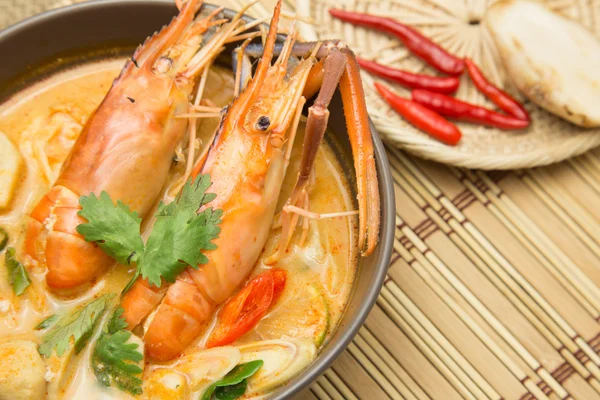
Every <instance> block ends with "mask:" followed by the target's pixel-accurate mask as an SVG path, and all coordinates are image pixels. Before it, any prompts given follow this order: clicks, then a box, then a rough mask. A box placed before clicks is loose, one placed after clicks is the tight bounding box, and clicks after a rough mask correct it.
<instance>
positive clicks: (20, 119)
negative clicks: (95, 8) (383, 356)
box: [0, 0, 379, 400]
mask: <svg viewBox="0 0 600 400" xmlns="http://www.w3.org/2000/svg"><path fill="white" fill-rule="evenodd" d="M279 7H280V5H278V7H277V8H276V10H275V13H274V16H273V19H272V22H271V27H270V30H269V33H268V36H267V39H266V42H265V45H264V47H263V46H262V45H261V44H260V41H259V42H257V43H259V44H254V43H253V44H251V45H248V43H247V42H246V44H242V43H244V40H245V39H246V38H247V37H248V35H247V34H246V33H247V32H246V30H247V29H249V27H247V26H246V25H245V23H244V22H243V20H241V19H239V16H238V17H236V18H233V19H224V18H222V16H220V15H219V13H218V10H217V11H216V12H214V13H212V14H207V13H201V12H198V11H199V8H200V4H199V2H198V1H196V0H189V1H187V2H184V3H183V4H182V5H181V9H180V13H179V15H178V17H177V18H175V19H174V20H173V21H172V22H171V24H170V25H169V26H168V27H166V28H165V29H163V30H162V31H161V32H160V33H159V34H155V35H154V36H153V37H152V38H151V39H149V40H147V41H146V42H145V44H144V45H143V46H142V47H140V48H139V49H138V50H137V51H136V52H135V54H133V56H130V57H127V58H126V59H107V60H104V61H98V62H87V63H81V64H78V65H77V66H75V67H69V68H64V69H63V70H62V71H61V72H58V73H55V74H54V75H52V76H50V77H47V78H45V79H44V80H41V81H38V82H36V83H35V84H32V85H31V86H30V87H28V88H27V89H25V90H23V91H21V92H20V93H18V94H16V95H14V96H13V97H12V98H10V99H9V100H7V101H6V102H5V103H4V104H2V105H1V106H0V248H1V253H0V270H1V271H2V272H1V273H0V399H11V400H12V399H46V398H48V399H62V398H65V399H71V398H86V399H126V398H141V399H198V398H200V399H211V398H216V399H238V398H255V397H264V396H267V395H268V394H269V393H270V392H272V391H273V390H274V389H276V388H277V387H279V386H282V385H285V384H286V383H287V382H289V381H290V380H291V379H292V378H294V377H295V376H296V375H297V374H298V373H300V372H301V371H302V370H303V369H305V368H306V367H307V366H308V365H309V364H310V363H311V362H312V361H313V360H314V359H315V358H316V357H317V355H318V353H319V350H320V349H321V348H322V347H323V346H325V345H326V343H327V340H328V338H329V336H330V335H331V334H332V332H333V331H334V330H335V328H336V325H337V324H338V321H339V320H340V318H341V315H342V313H343V311H344V308H345V305H346V302H347V301H348V298H349V294H350V292H351V289H352V286H353V280H354V277H355V273H356V267H357V263H358V259H359V258H360V257H362V256H366V255H369V254H371V253H372V251H373V250H374V248H375V247H376V245H377V241H378V235H379V232H378V229H379V197H378V195H377V194H378V186H377V174H376V171H375V165H374V162H373V144H372V142H371V136H370V132H369V131H368V124H366V110H365V107H364V99H362V97H360V96H357V93H358V94H360V93H362V89H361V86H360V78H359V75H358V69H357V68H356V64H355V62H354V58H353V55H352V53H351V52H350V51H349V50H347V49H334V50H331V51H327V52H323V53H325V54H323V55H319V57H317V55H318V53H320V51H317V50H319V49H317V48H313V47H314V46H315V45H314V44H313V45H309V44H304V43H299V42H296V40H295V38H296V35H295V34H294V33H292V34H290V35H289V36H288V38H287V39H286V42H285V44H283V46H274V45H275V41H276V36H277V35H276V28H277V23H278V18H279ZM209 33H210V34H209ZM236 41H239V42H240V43H239V44H240V46H242V47H241V48H240V47H238V50H237V51H236V53H235V54H234V59H237V61H238V62H236V63H234V68H233V69H226V68H222V67H219V66H216V65H213V64H212V63H211V60H214V59H215V57H216V56H217V54H218V53H219V52H220V51H223V50H222V49H223V48H224V47H225V46H224V44H225V43H235V42H236ZM247 45H248V46H247ZM244 49H247V50H248V52H247V53H246V52H245V50H244ZM303 49H305V50H303ZM292 50H294V51H292ZM304 53H306V54H304ZM292 54H294V56H292ZM296 54H301V55H302V57H296ZM254 58H256V59H258V58H260V60H259V61H257V62H254V60H253V59H254ZM320 60H324V62H320ZM253 63H254V64H255V65H256V66H255V68H254V69H252V65H253ZM332 78H333V79H334V80H333V81H331V79H332ZM337 80H340V85H339V86H340V89H341V93H342V98H343V100H344V106H345V107H346V108H347V112H346V117H347V124H348V131H349V135H350V142H351V143H352V147H353V154H354V158H355V160H354V167H355V170H356V174H357V178H356V182H357V188H358V191H357V193H358V195H357V196H358V209H356V208H357V207H356V206H355V202H354V199H353V198H352V197H353V195H352V191H351V190H350V185H349V181H348V178H347V175H346V173H345V172H344V171H343V170H342V165H341V161H340V160H339V159H338V158H337V157H336V154H337V153H334V149H332V148H331V147H330V146H331V145H333V144H329V143H328V142H327V141H325V140H322V139H323V136H324V135H325V136H327V134H326V132H325V127H326V125H327V116H328V113H327V111H326V107H327V104H328V103H329V100H330V98H331V96H332V95H333V92H334V89H335V88H336V87H337V86H338V82H337ZM359 89H360V90H359ZM315 96H316V99H317V100H315V101H314V104H313V100H309V105H310V108H309V112H308V114H307V115H306V116H305V115H303V114H302V112H303V109H304V105H305V102H307V99H311V98H315ZM348 107H349V108H348ZM365 129H366V131H365ZM346 169H347V168H346Z"/></svg>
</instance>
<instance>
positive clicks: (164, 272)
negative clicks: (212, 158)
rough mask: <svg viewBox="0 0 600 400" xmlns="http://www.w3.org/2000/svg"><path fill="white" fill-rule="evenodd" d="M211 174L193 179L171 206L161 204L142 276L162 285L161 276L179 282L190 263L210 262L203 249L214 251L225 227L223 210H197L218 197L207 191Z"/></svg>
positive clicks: (146, 251) (148, 245) (143, 265)
mask: <svg viewBox="0 0 600 400" xmlns="http://www.w3.org/2000/svg"><path fill="white" fill-rule="evenodd" d="M209 186H210V177H209V176H208V175H200V176H198V177H197V178H196V179H195V180H194V181H192V180H189V181H188V182H187V183H186V184H185V185H184V187H183V189H182V192H181V195H180V196H179V197H178V198H177V200H176V201H174V202H172V203H171V204H169V205H164V204H162V203H161V205H160V206H159V210H158V213H157V214H156V222H155V224H154V227H153V229H152V233H151V234H150V237H149V238H148V242H147V243H146V249H145V250H144V254H142V257H141V259H140V260H139V263H138V267H139V271H140V274H141V276H142V278H144V279H147V280H148V282H149V283H150V284H152V285H154V286H160V285H161V279H164V280H166V281H167V282H175V278H177V275H179V273H180V272H182V271H183V270H184V269H185V268H186V267H187V266H188V265H189V266H191V267H193V268H198V264H206V263H207V262H208V258H207V257H206V256H205V255H204V254H202V252H201V251H202V250H214V249H216V248H217V246H216V245H215V244H213V243H211V241H212V240H214V239H215V238H217V237H218V235H219V233H220V232H221V228H219V227H218V224H220V223H221V216H222V215H223V211H222V210H214V209H212V208H206V209H205V210H203V211H202V212H200V213H199V214H197V210H198V209H199V208H200V207H202V206H204V205H205V204H206V203H208V202H209V201H212V200H213V199H214V198H215V195H214V194H212V193H206V190H207V189H208V187H209Z"/></svg>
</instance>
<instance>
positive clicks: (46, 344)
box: [38, 294, 113, 358]
mask: <svg viewBox="0 0 600 400" xmlns="http://www.w3.org/2000/svg"><path fill="white" fill-rule="evenodd" d="M112 298H113V295H112V294H105V295H103V296H101V297H99V298H97V299H96V300H94V301H92V302H91V303H88V304H87V305H85V306H82V307H80V308H79V309H77V311H75V312H74V313H72V314H68V315H65V316H63V317H61V318H60V319H59V320H58V322H56V324H55V325H54V326H53V327H52V328H51V329H50V330H49V331H48V333H46V334H45V335H44V337H43V338H42V344H40V347H39V349H38V351H39V353H40V354H41V355H43V356H45V357H46V358H50V356H52V353H53V352H54V351H56V355H57V356H58V357H60V356H62V355H63V354H64V353H65V350H67V348H68V347H69V346H71V340H73V344H74V346H75V351H76V352H77V353H78V352H79V351H81V349H82V348H83V346H84V345H85V343H86V342H87V340H88V339H89V338H90V336H91V335H92V332H93V331H94V326H95V325H96V322H98V321H99V320H100V317H101V316H102V314H104V310H105V309H106V306H107V304H108V302H109V301H110V300H111V299H112Z"/></svg>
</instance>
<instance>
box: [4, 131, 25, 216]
mask: <svg viewBox="0 0 600 400" xmlns="http://www.w3.org/2000/svg"><path fill="white" fill-rule="evenodd" d="M21 164H22V160H21V153H19V151H18V150H17V149H16V147H15V146H14V145H13V144H12V142H11V141H10V140H9V139H8V137H6V135H5V134H4V133H2V132H0V210H1V209H3V208H6V207H8V205H9V204H10V202H11V200H12V198H13V195H14V192H15V187H16V185H17V181H18V179H19V173H20V171H21Z"/></svg>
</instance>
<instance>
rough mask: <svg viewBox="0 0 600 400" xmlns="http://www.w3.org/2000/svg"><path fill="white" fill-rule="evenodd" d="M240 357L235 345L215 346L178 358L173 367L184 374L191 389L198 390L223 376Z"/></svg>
mask: <svg viewBox="0 0 600 400" xmlns="http://www.w3.org/2000/svg"><path fill="white" fill-rule="evenodd" d="M241 358H242V355H241V353H240V351H239V350H238V349H237V348H235V347H231V346H227V347H217V348H214V349H209V350H202V351H199V352H197V353H191V354H188V355H186V356H184V357H182V358H181V359H179V360H178V361H177V362H176V363H175V364H174V366H173V369H174V370H176V371H179V372H182V373H184V374H186V375H187V376H188V378H189V381H190V387H191V389H192V390H193V391H198V390H201V389H203V388H205V387H208V386H209V385H210V384H211V383H213V382H214V381H217V380H219V379H221V378H222V377H224V376H225V375H226V374H227V373H228V372H229V371H231V370H232V369H233V368H234V367H235V366H236V365H238V364H239V363H240V359H241Z"/></svg>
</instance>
